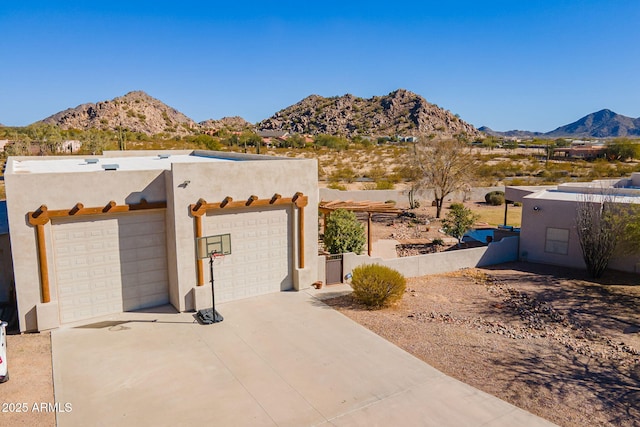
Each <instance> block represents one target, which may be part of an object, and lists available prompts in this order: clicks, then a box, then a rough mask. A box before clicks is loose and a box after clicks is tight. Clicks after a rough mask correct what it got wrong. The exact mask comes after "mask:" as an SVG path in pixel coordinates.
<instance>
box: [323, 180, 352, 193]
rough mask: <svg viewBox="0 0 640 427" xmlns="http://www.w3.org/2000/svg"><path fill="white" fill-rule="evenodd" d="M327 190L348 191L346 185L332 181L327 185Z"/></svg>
mask: <svg viewBox="0 0 640 427" xmlns="http://www.w3.org/2000/svg"><path fill="white" fill-rule="evenodd" d="M327 188H330V189H332V190H341V191H346V190H347V187H345V186H344V185H342V184H340V183H339V182H337V181H330V182H329V184H328V185H327Z"/></svg>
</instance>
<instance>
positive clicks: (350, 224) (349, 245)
mask: <svg viewBox="0 0 640 427" xmlns="http://www.w3.org/2000/svg"><path fill="white" fill-rule="evenodd" d="M323 241H324V245H325V248H326V249H327V250H328V251H329V253H332V254H342V253H345V252H355V253H356V254H358V255H360V254H361V253H362V250H363V249H364V244H365V243H366V241H367V238H366V236H365V233H364V225H362V224H360V222H359V221H358V218H356V214H354V213H353V212H350V211H347V210H344V209H337V210H335V211H334V212H331V214H330V215H329V216H328V217H327V227H326V229H325V230H324V238H323Z"/></svg>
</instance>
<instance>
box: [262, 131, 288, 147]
mask: <svg viewBox="0 0 640 427" xmlns="http://www.w3.org/2000/svg"><path fill="white" fill-rule="evenodd" d="M256 133H257V134H258V136H259V137H260V138H262V142H263V143H264V144H265V145H267V146H270V145H272V144H280V142H281V141H286V140H287V138H288V137H289V136H290V134H289V132H288V131H286V130H259V131H258V132H256Z"/></svg>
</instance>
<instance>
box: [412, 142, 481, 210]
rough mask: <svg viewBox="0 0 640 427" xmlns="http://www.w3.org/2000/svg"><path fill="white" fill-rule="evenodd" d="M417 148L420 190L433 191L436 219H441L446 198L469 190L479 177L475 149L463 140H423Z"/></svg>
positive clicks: (417, 144)
mask: <svg viewBox="0 0 640 427" xmlns="http://www.w3.org/2000/svg"><path fill="white" fill-rule="evenodd" d="M413 148H414V152H413V154H414V155H413V160H414V161H415V162H416V165H417V167H418V168H419V169H420V172H421V176H420V180H419V186H420V187H421V188H429V189H432V190H433V199H434V201H435V204H436V218H440V214H441V212H442V204H443V202H444V199H445V197H447V196H448V195H449V194H451V193H453V192H454V191H457V190H461V189H464V188H465V187H466V186H468V184H469V183H470V182H471V180H472V178H473V175H474V174H475V169H476V167H475V163H476V162H475V160H474V158H473V156H472V155H471V146H470V145H469V144H467V142H466V141H465V140H463V139H451V140H434V141H429V140H428V138H427V139H425V138H420V141H419V142H417V143H414V145H413Z"/></svg>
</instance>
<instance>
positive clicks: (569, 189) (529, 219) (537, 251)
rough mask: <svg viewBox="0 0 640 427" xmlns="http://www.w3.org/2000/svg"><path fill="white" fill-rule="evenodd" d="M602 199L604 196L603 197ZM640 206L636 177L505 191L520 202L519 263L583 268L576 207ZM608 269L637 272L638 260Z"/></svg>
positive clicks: (622, 261)
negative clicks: (604, 204) (586, 204)
mask: <svg viewBox="0 0 640 427" xmlns="http://www.w3.org/2000/svg"><path fill="white" fill-rule="evenodd" d="M604 195H606V196H604ZM603 197H607V198H612V199H613V201H614V202H615V203H625V204H630V203H640V173H633V174H632V175H631V177H630V178H619V179H609V180H598V181H593V182H590V183H589V182H572V183H565V184H560V185H558V186H557V187H555V188H549V187H542V188H537V187H506V189H505V198H506V199H507V200H510V201H516V202H522V226H521V230H520V250H519V252H520V254H519V256H520V259H521V260H523V261H531V262H537V263H543V264H554V265H561V266H567V267H574V268H586V266H585V263H584V260H583V257H582V250H581V248H580V241H579V239H578V234H577V232H576V215H577V208H578V204H579V203H584V202H586V201H588V200H593V201H594V202H600V201H602V200H603ZM609 267H611V268H612V269H615V270H621V271H629V272H640V256H626V257H618V258H614V259H612V260H611V262H610V263H609Z"/></svg>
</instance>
